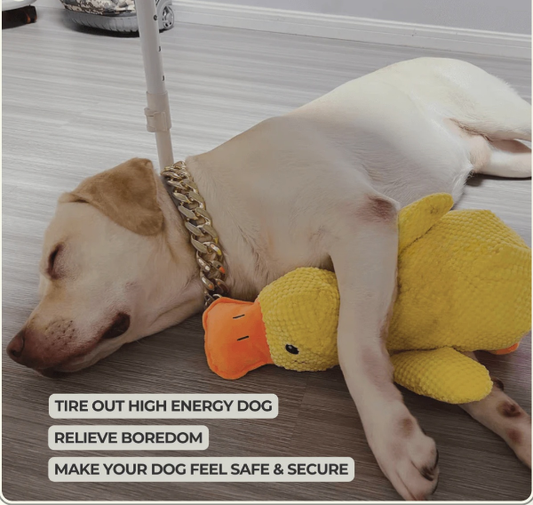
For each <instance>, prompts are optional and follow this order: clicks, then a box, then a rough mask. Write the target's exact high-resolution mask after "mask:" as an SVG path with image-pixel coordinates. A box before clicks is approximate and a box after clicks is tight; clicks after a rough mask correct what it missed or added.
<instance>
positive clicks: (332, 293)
mask: <svg viewBox="0 0 533 505" xmlns="http://www.w3.org/2000/svg"><path fill="white" fill-rule="evenodd" d="M339 303H340V302H339V291H338V289H337V283H336V280H335V276H334V275H333V274H332V273H331V272H327V271H325V270H320V269H318V268H299V269H297V270H294V271H293V272H290V273H288V274H287V275H284V276H283V277H281V278H280V279H278V280H277V281H275V282H273V283H272V284H269V285H268V286H267V287H266V288H265V289H263V290H262V291H261V293H260V294H259V296H258V298H257V300H256V301H255V302H253V303H252V302H241V301H238V300H232V299H230V298H219V299H218V300H216V301H215V302H213V303H212V304H211V306H210V307H209V308H208V309H207V310H206V311H205V312H204V316H203V324H204V328H205V330H206V334H205V352H206V356H207V362H208V364H209V367H210V368H211V370H213V371H214V372H215V373H216V374H218V375H220V376H221V377H223V378H224V379H238V378H240V377H242V376H243V375H246V374H247V373H248V372H250V371H251V370H254V369H255V368H258V367H260V366H263V365H267V364H275V365H278V366H281V367H283V368H287V369H289V370H298V371H321V370H327V369H328V368H331V367H332V366H334V365H336V364H337V363H338V357H337V344H336V339H335V336H336V332H337V322H338V314H339Z"/></svg>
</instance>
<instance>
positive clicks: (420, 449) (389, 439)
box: [369, 409, 439, 500]
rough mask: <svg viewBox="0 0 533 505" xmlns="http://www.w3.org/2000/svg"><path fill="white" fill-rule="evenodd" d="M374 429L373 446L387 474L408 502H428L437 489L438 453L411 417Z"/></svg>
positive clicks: (406, 415) (371, 442) (431, 441)
mask: <svg viewBox="0 0 533 505" xmlns="http://www.w3.org/2000/svg"><path fill="white" fill-rule="evenodd" d="M405 411H406V412H405V415H403V416H402V417H400V418H397V419H396V420H394V421H389V422H384V423H383V424H382V425H381V424H380V425H378V426H376V427H375V428H376V429H374V430H372V436H371V439H370V437H369V443H370V446H371V448H372V450H373V452H374V455H375V456H376V459H377V461H378V464H379V466H380V468H381V470H382V471H383V473H384V474H385V475H386V476H387V477H388V479H389V480H390V481H391V483H392V485H393V486H394V488H395V489H396V491H398V493H399V494H400V495H401V496H402V497H403V498H404V499H405V500H425V499H428V498H429V497H430V496H431V495H432V494H433V493H434V492H435V490H436V489H437V483H438V478H439V468H438V466H437V463H438V459H439V456H438V451H437V448H436V446H435V442H434V441H433V439H432V438H430V437H428V436H426V435H425V434H424V433H423V432H422V430H421V428H420V426H418V423H417V422H416V420H415V419H414V417H413V416H411V414H409V413H408V411H407V409H405Z"/></svg>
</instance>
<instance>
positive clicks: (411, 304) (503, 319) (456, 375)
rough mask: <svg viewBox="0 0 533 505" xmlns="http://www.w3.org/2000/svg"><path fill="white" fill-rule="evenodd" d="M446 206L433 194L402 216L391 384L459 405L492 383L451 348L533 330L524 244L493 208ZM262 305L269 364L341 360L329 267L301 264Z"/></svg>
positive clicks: (490, 345) (493, 344)
mask: <svg viewBox="0 0 533 505" xmlns="http://www.w3.org/2000/svg"><path fill="white" fill-rule="evenodd" d="M452 205H453V201H452V200H451V197H450V196H449V195H443V194H437V195H431V196H429V197H426V198H423V199H422V200H419V201H418V202H415V203H413V204H411V205H409V206H408V207H406V208H405V209H403V210H402V211H401V213H400V217H399V232H400V236H399V257H398V296H397V300H396V303H395V306H394V311H393V316H392V320H391V324H390V328H389V338H388V341H387V348H388V350H389V352H391V353H392V354H393V356H392V361H393V364H394V365H395V372H394V379H395V381H396V382H398V383H399V384H402V385H404V386H405V387H407V388H409V389H411V390H413V391H415V392H416V393H419V394H424V395H427V396H431V397H433V398H435V399H437V400H441V401H446V402H449V403H464V402H467V401H475V400H481V399H482V398H484V397H485V396H486V395H487V394H488V393H489V392H490V387H491V381H490V378H489V376H488V372H487V370H486V369H485V368H484V367H483V366H482V365H480V364H478V363H476V362H475V361H473V360H471V359H470V358H467V357H466V356H464V355H462V354H460V353H459V352H457V351H456V350H458V351H474V350H498V349H503V348H507V347H510V346H511V345H513V344H515V343H517V342H519V341H520V339H521V338H522V336H523V335H524V334H525V333H526V332H527V331H528V330H529V329H530V327H531V250H530V249H529V247H527V245H526V244H525V243H524V241H523V240H522V239H521V238H520V236H519V235H518V234H516V233H515V232H514V231H512V230H511V229H510V228H508V227H507V226H506V225H505V224H504V223H503V222H502V221H501V220H500V219H498V218H497V217H496V216H495V215H494V214H493V213H492V212H489V211H485V210H460V211H451V212H448V210H449V209H450V208H451V206H452ZM259 302H260V305H261V308H262V312H263V321H264V323H265V328H266V337H267V341H268V345H269V348H270V352H271V355H272V359H273V361H274V363H275V364H277V365H279V366H283V367H285V368H288V369H291V370H300V371H302V370H307V371H315V370H325V369H327V368H329V367H331V366H333V365H335V364H337V363H338V358H337V346H336V327H337V322H338V311H339V303H340V301H339V294H338V291H337V283H336V278H335V275H334V274H333V273H331V272H328V271H324V270H320V269H316V268H299V269H297V270H295V271H293V272H291V273H289V274H287V275H285V276H284V277H282V278H280V279H278V280H277V281H275V282H273V283H272V284H270V285H269V286H267V287H266V288H265V289H264V290H263V291H262V292H261V294H260V295H259ZM354 331H356V329H354ZM287 346H290V347H289V348H290V349H291V351H292V352H290V351H287ZM294 349H297V353H294ZM436 349H437V350H438V351H435V350H436ZM455 349H456V350H455ZM400 351H419V352H401V353H400Z"/></svg>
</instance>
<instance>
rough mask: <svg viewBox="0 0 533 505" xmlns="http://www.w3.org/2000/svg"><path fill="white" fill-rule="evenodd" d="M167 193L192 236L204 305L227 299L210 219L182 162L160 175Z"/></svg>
mask: <svg viewBox="0 0 533 505" xmlns="http://www.w3.org/2000/svg"><path fill="white" fill-rule="evenodd" d="M161 175H162V176H163V177H164V178H165V181H166V183H167V184H168V185H169V186H170V191H171V194H172V196H173V197H174V199H175V200H176V201H177V207H178V211H179V212H180V214H181V215H182V217H183V219H184V222H185V227H186V228H187V230H188V231H189V233H190V235H191V244H192V246H193V247H194V249H195V251H196V262H197V263H198V267H199V269H200V279H201V281H202V284H203V286H204V297H205V298H204V303H205V307H206V308H207V307H209V305H211V303H213V302H214V301H215V300H216V299H217V298H220V297H221V296H228V293H229V290H228V286H227V285H226V283H225V282H224V281H225V279H226V269H225V267H224V254H223V253H222V249H221V248H220V245H219V243H218V235H217V232H216V231H215V229H214V228H213V223H212V220H211V216H210V215H209V213H208V212H207V210H206V208H205V200H204V199H203V198H202V196H201V195H200V193H199V191H198V186H197V185H196V184H195V183H194V181H193V180H192V176H191V174H190V173H189V171H188V170H187V167H186V165H185V162H183V161H178V162H176V163H174V165H172V166H169V167H165V168H164V169H163V170H162V171H161Z"/></svg>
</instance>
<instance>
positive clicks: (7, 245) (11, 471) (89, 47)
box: [2, 5, 531, 502]
mask: <svg viewBox="0 0 533 505" xmlns="http://www.w3.org/2000/svg"><path fill="white" fill-rule="evenodd" d="M37 7H38V10H39V16H40V17H39V20H38V22H37V23H36V24H35V25H31V26H23V27H19V28H15V29H10V30H4V32H3V107H4V108H3V212H4V214H3V226H4V242H3V254H4V257H3V258H4V263H3V349H5V346H6V344H7V342H8V341H9V339H10V338H11V337H12V336H13V335H14V334H15V333H16V332H17V331H18V329H19V328H20V327H21V325H22V324H23V323H24V321H25V319H26V318H27V316H28V315H29V314H30V312H31V310H32V309H33V307H34V305H35V304H36V302H37V281H38V274H37V272H38V271H37V264H38V261H39V257H40V245H41V238H42V235H43V231H44V229H45V226H46V224H47V222H48V221H49V219H50V217H51V216H52V213H53V211H54V206H55V201H56V199H57V197H58V196H59V195H60V193H61V192H63V191H66V190H69V189H72V188H73V187H74V186H76V185H77V184H78V183H79V181H80V180H81V179H82V178H84V177H86V176H88V175H91V174H94V173H95V172H98V171H100V170H102V169H106V168H110V167H112V166H114V165H116V164H118V163H120V162H122V161H124V160H126V159H128V158H130V157H133V156H142V157H150V158H152V159H154V160H156V159H157V157H156V152H155V147H154V146H155V140H154V138H153V136H152V134H150V133H148V132H146V131H145V120H144V116H143V108H144V107H145V95H144V90H145V87H144V86H145V85H144V74H143V70H142V63H141V53H140V47H139V40H138V39H137V38H134V37H133V38H132V37H116V36H109V35H102V34H95V33H92V32H86V31H82V30H78V29H74V28H73V27H71V26H66V25H65V24H64V22H63V20H62V11H61V10H60V9H58V8H57V9H54V8H42V7H41V8H39V5H37ZM162 41H163V51H164V58H165V63H166V74H167V83H168V88H169V93H170V97H171V108H172V113H173V121H174V127H173V130H172V131H173V138H174V141H175V156H176V159H180V158H182V157H184V156H186V155H188V154H195V153H199V152H202V151H205V150H208V149H210V148H212V147H214V146H216V145H218V144H219V143H221V142H223V141H224V140H226V139H228V138H230V137H231V136H233V135H234V134H237V133H239V132H241V131H243V130H245V129H247V128H249V127H250V126H252V125H253V124H255V123H257V122H259V121H260V120H262V119H264V118H267V117H269V116H272V115H276V114H280V113H284V112H286V111H288V110H290V109H292V108H294V107H296V106H298V105H300V104H303V103H305V102H307V101H309V100H311V99H313V98H315V97H317V96H319V95H321V94H323V93H325V92H327V91H329V90H330V89H332V88H333V87H335V86H337V85H339V84H341V83H343V82H345V81H347V80H350V79H353V78H355V77H358V76H361V75H363V74H366V73H368V72H370V71H372V70H374V69H377V68H379V67H382V66H384V65H387V64H389V63H393V62H396V61H399V60H402V59H408V58H412V57H416V56H421V55H436V56H452V57H453V56H458V57H460V58H463V59H466V60H468V61H471V62H473V63H475V64H477V65H479V66H481V67H482V68H484V69H486V70H488V71H490V72H492V73H494V74H496V75H498V76H500V77H502V78H504V79H506V80H507V81H508V82H509V83H511V84H512V85H513V86H514V87H515V88H516V89H517V90H518V92H519V93H520V94H521V95H522V96H523V97H525V98H526V99H528V100H530V94H531V82H530V75H531V68H530V64H529V63H528V62H525V61H521V60H512V59H497V58H488V57H478V56H474V55H468V54H466V55H465V54H462V55H456V54H452V53H438V52H436V51H424V50H418V49H412V48H404V47H391V46H380V45H373V44H360V43H355V42H345V41H339V40H328V39H321V38H313V37H298V36H289V35H280V34H271V33H260V32H254V31H245V30H232V29H221V28H211V27H205V26H195V25H177V26H176V27H175V28H174V29H173V30H172V31H170V32H168V33H164V34H162ZM530 200H531V190H530V181H529V180H525V181H517V180H498V179H495V178H488V177H487V178H475V179H472V180H471V181H470V183H469V184H468V186H467V188H466V191H465V196H464V198H463V200H462V201H461V202H460V204H459V207H464V208H469V207H472V208H490V209H491V210H493V211H495V212H496V213H497V214H498V215H500V216H501V217H502V218H503V219H504V220H505V221H506V222H507V223H508V224H509V225H511V226H512V227H514V228H515V229H516V230H517V231H518V232H519V233H520V234H521V235H522V236H523V237H524V238H525V239H526V240H527V241H528V242H530V240H531V227H530V222H531V217H530V210H531V203H530ZM480 358H481V360H482V361H483V362H484V363H486V364H488V365H489V366H490V368H491V370H492V371H493V373H494V375H496V376H497V377H499V378H500V379H502V380H503V381H504V382H505V386H506V391H508V393H509V394H510V395H511V396H512V397H513V398H515V399H516V400H517V401H518V402H519V403H520V404H521V405H522V406H523V407H524V408H525V409H526V410H527V411H528V412H530V409H531V347H530V339H529V337H528V338H526V339H525V340H524V343H523V345H522V346H521V347H520V349H519V350H518V351H517V352H516V353H515V354H512V355H510V356H505V357H494V356H488V355H482V356H480ZM2 363H3V375H2V377H3V384H2V386H3V469H2V473H3V488H2V489H3V494H4V496H5V497H7V498H8V499H10V500H50V501H52V502H56V501H58V500H99V501H100V500H101V501H104V500H127V501H130V500H223V499H224V500H240V499H242V500H362V499H364V500H368V499H372V500H395V499H397V498H398V495H397V494H396V493H395V492H394V490H393V489H392V487H391V486H390V484H389V483H388V481H387V480H386V478H385V477H384V476H383V475H382V474H381V472H380V470H379V468H378V466H377V464H376V462H375V460H374V458H373V456H372V454H371V452H370V450H369V448H368V447H367V445H366V442H365V437H364V434H363V431H362V428H361V423H360V421H359V419H358V416H357V412H356V409H355V407H354V404H353V402H352V401H351V399H350V396H349V394H348V392H347V389H346V386H345V384H344V381H343V378H342V375H341V372H340V371H339V369H338V368H335V369H332V370H330V371H328V372H324V373H296V372H288V371H285V370H282V369H278V368H276V367H264V368H263V369H261V370H258V371H256V372H254V373H251V374H250V375H248V376H247V377H245V378H243V379H241V380H238V381H235V382H226V381H223V380H222V379H220V378H218V377H217V376H215V375H214V374H212V373H211V372H210V371H209V370H208V368H207V365H206V362H205V358H204V353H203V348H202V329H201V324H200V318H199V317H194V318H192V319H190V320H188V321H186V322H185V323H183V324H182V325H180V326H179V327H175V328H171V329H168V330H166V331H164V332H162V333H160V334H158V335H155V336H152V337H149V338H147V339H145V340H143V341H140V342H137V343H134V344H131V345H128V346H126V347H124V348H123V349H121V350H120V351H119V352H117V353H116V354H114V355H113V356H111V357H109V358H108V359H106V360H104V361H102V362H100V363H98V364H97V365H95V366H94V367H92V368H90V369H88V370H85V371H82V372H80V373H77V374H73V375H71V376H69V377H67V378H64V379H60V380H51V379H46V378H43V377H41V376H38V375H37V374H36V373H34V372H33V371H31V370H29V369H25V368H23V367H20V366H17V365H15V363H13V362H12V361H11V360H9V359H6V355H5V353H4V352H3V354H2ZM97 392H100V393H203V392H209V393H218V392H220V393H233V392H235V393H237V392H246V393H253V392H256V393H275V394H277V395H278V397H279V399H280V414H279V417H278V418H277V419H275V420H245V421H241V420H221V421H206V422H205V423H204V422H201V421H198V422H195V421H192V423H193V424H205V425H207V426H208V427H209V429H210V434H211V437H210V438H211V446H210V448H209V449H208V450H207V451H205V452H204V453H202V455H206V456H239V455H242V456H351V457H353V458H354V460H355V465H356V477H355V480H354V481H353V482H351V483H315V484H313V483H310V484H309V483H307V484H293V483H269V484H264V483H263V484H259V483H255V484H231V483H227V484H201V485H199V484H145V483H143V484H137V483H133V484H124V483H122V484H112V483H108V484H104V483H100V484H98V483H97V484H92V483H76V484H72V483H71V484H64V483H63V484H62V483H52V482H50V481H49V480H48V477H47V461H48V458H50V457H52V456H54V455H61V456H63V455H72V456H76V455H80V456H83V455H87V456H94V455H100V454H101V455H110V456H111V455H118V456H120V455H139V456H142V455H145V456H157V455H161V453H157V452H154V451H146V452H138V453H132V452H128V453H115V452H107V453H95V452H78V453H76V452H72V453H64V452H62V453H61V454H58V453H53V451H51V450H49V448H48V445H47V430H48V427H49V426H50V425H52V424H54V423H53V422H52V419H51V418H49V416H48V412H47V403H48V396H49V395H50V394H52V393H97ZM405 400H406V403H407V405H408V406H409V408H410V409H411V410H412V412H413V413H414V414H415V415H416V416H417V417H418V419H419V421H420V423H421V425H422V426H423V427H424V429H425V430H426V431H427V432H428V434H429V435H431V436H432V437H434V438H435V440H436V442H437V444H438V447H439V451H440V467H441V479H440V485H439V489H438V491H437V493H436V494H435V499H438V500H523V499H525V498H527V497H528V496H529V495H530V491H531V475H530V471H529V470H528V469H526V468H525V467H524V466H522V465H521V464H520V463H519V461H518V460H517V459H516V458H515V456H514V454H513V453H512V452H511V450H510V449H508V447H507V446H506V445H505V443H504V442H503V441H502V440H500V439H499V438H497V437H496V436H495V435H493V434H492V433H491V432H489V431H488V430H486V429H485V428H483V427H482V426H481V425H479V424H477V423H476V422H475V421H473V420H472V419H470V418H469V417H468V416H467V415H466V414H465V413H464V412H462V411H461V410H460V409H459V408H456V407H454V406H451V405H446V404H441V403H438V402H436V401H433V400H430V399H426V398H422V397H417V396H415V395H414V394H411V393H409V392H405ZM138 422H142V421H138ZM167 422H168V423H169V424H172V422H171V421H161V424H165V423H167ZM55 423H56V424H60V423H61V421H56V422H55ZM63 423H64V424H70V422H69V421H64V422H63ZM84 423H87V424H89V423H90V421H80V422H79V424H84ZM97 423H100V421H98V422H97ZM122 423H123V422H122V421H109V424H122ZM131 423H132V424H134V422H131ZM148 423H152V421H148ZM182 424H189V422H187V423H182ZM164 455H165V456H166V455H171V454H169V453H165V454H164ZM176 455H178V456H181V454H180V453H176Z"/></svg>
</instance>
